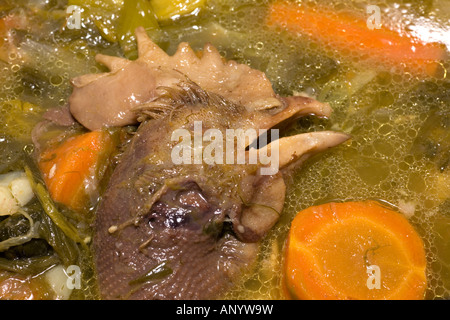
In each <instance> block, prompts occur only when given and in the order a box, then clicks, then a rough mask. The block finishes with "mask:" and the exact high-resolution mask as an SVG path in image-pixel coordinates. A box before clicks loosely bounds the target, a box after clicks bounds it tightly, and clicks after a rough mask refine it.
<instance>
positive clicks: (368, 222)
mask: <svg viewBox="0 0 450 320" xmlns="http://www.w3.org/2000/svg"><path fill="white" fill-rule="evenodd" d="M425 271H426V256H425V250H424V245H423V242H422V239H421V238H420V236H419V235H418V234H417V232H416V231H415V229H414V228H413V227H412V225H411V224H410V223H409V222H408V220H407V219H406V218H405V217H404V216H403V215H402V214H400V213H398V212H396V211H393V210H391V209H389V208H387V207H385V206H382V205H381V204H379V203H378V202H375V201H366V202H345V203H327V204H323V205H319V206H314V207H310V208H307V209H305V210H303V211H301V212H299V213H298V214H297V215H296V217H295V218H294V220H293V221H292V225H291V229H290V231H289V236H288V241H287V246H286V256H285V285H286V288H287V290H288V292H289V293H290V295H291V297H292V298H297V299H312V300H325V299H330V300H340V299H359V300H378V299H380V300H384V299H391V300H409V299H412V300H413V299H423V298H424V294H425V290H426V285H427V282H426V274H425Z"/></svg>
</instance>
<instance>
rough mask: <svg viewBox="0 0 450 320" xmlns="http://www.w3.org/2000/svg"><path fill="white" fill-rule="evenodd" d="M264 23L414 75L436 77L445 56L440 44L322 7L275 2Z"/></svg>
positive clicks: (442, 46)
mask: <svg viewBox="0 0 450 320" xmlns="http://www.w3.org/2000/svg"><path fill="white" fill-rule="evenodd" d="M267 24H268V25H269V26H274V27H275V26H278V27H281V28H283V29H286V30H289V31H291V32H293V33H301V34H305V35H307V36H309V37H310V38H311V39H313V40H315V41H317V42H319V43H320V44H323V45H328V46H330V47H332V48H335V49H337V50H339V51H341V52H344V53H348V52H354V53H357V54H359V56H362V57H369V59H370V60H371V61H375V62H378V63H381V64H384V65H388V66H393V65H394V66H398V67H400V68H401V69H403V70H405V71H408V72H412V73H414V74H416V75H425V76H427V75H428V76H435V75H436V73H437V69H438V67H439V65H440V61H441V60H442V59H443V57H444V54H445V49H444V48H445V47H444V45H443V44H442V45H441V44H438V43H423V42H421V41H419V40H418V39H414V38H412V37H409V36H408V35H406V34H399V33H398V32H395V31H393V30H390V29H388V28H386V27H384V26H381V27H380V28H379V29H370V28H369V27H368V26H367V22H366V20H364V19H362V18H359V17H357V16H353V15H350V14H346V13H336V12H333V11H331V10H329V9H327V8H322V7H317V8H310V7H305V6H300V5H297V4H294V3H285V2H275V3H273V4H271V5H270V8H269V13H268V16H267Z"/></svg>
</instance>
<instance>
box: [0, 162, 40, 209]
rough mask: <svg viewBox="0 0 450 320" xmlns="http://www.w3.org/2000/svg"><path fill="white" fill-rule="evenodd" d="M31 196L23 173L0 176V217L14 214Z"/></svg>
mask: <svg viewBox="0 0 450 320" xmlns="http://www.w3.org/2000/svg"><path fill="white" fill-rule="evenodd" d="M33 196H34V194H33V190H32V189H31V185H30V183H29V181H28V179H27V177H26V174H25V172H20V171H15V172H10V173H6V174H2V175H0V215H10V214H14V213H16V212H17V210H19V208H20V207H23V206H24V205H26V204H27V203H28V202H29V201H30V200H31V199H32V198H33Z"/></svg>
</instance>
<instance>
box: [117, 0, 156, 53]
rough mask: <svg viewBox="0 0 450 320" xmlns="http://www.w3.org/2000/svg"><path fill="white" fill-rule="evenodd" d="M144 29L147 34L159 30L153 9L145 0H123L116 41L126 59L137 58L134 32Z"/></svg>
mask: <svg viewBox="0 0 450 320" xmlns="http://www.w3.org/2000/svg"><path fill="white" fill-rule="evenodd" d="M138 27H144V29H145V30H146V31H147V32H154V31H157V30H158V29H159V25H158V21H157V20H156V17H155V13H154V12H153V8H152V6H151V4H150V2H148V1H147V0H124V5H123V8H122V10H121V11H120V16H119V19H118V28H117V34H118V40H119V43H120V46H121V47H122V50H123V51H124V53H125V56H127V58H129V59H132V58H137V47H136V39H135V36H134V32H135V30H136V29H137V28H138Z"/></svg>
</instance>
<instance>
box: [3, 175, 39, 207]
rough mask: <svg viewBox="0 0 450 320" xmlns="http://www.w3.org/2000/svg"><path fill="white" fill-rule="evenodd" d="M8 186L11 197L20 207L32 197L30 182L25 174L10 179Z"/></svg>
mask: <svg viewBox="0 0 450 320" xmlns="http://www.w3.org/2000/svg"><path fill="white" fill-rule="evenodd" d="M9 187H10V189H11V193H12V195H13V197H14V198H15V199H16V200H17V202H18V203H19V205H20V206H21V207H23V206H24V205H26V204H27V203H28V202H29V201H30V200H31V199H33V196H34V194H33V190H32V189H31V185H30V182H29V181H28V178H27V177H26V176H25V175H23V176H21V177H18V178H16V179H14V180H13V181H11V183H10V186H9Z"/></svg>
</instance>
